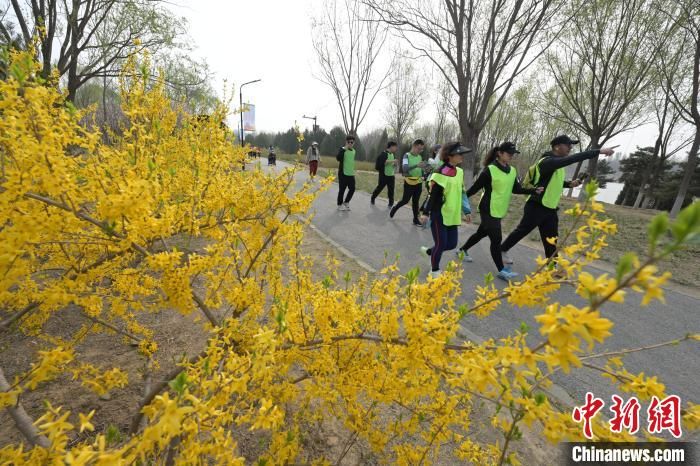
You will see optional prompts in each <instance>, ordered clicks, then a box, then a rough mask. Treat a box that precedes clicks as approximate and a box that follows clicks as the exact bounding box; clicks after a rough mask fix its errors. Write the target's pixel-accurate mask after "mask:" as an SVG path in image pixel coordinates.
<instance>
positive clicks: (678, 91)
mask: <svg viewBox="0 0 700 466" xmlns="http://www.w3.org/2000/svg"><path fill="white" fill-rule="evenodd" d="M674 6H675V8H674V9H673V10H671V11H670V12H669V13H670V14H669V16H670V17H671V18H673V19H674V20H675V21H676V24H677V25H678V26H679V27H680V32H681V33H680V34H677V35H675V37H674V41H673V43H672V44H673V45H672V46H671V47H669V48H668V50H670V51H671V53H668V52H667V53H665V54H663V55H662V57H661V59H662V66H661V68H662V70H663V71H664V73H666V74H665V76H667V77H669V78H673V75H672V74H671V73H672V70H670V69H667V68H665V67H664V65H665V64H667V63H669V62H670V63H674V62H676V61H678V62H679V63H680V64H681V66H680V68H679V69H678V73H679V74H678V75H679V76H680V77H681V80H680V82H679V83H677V84H676V85H675V86H669V88H668V90H669V92H670V94H671V97H672V99H673V102H674V105H675V106H676V108H677V109H678V110H679V111H680V114H681V117H682V118H683V119H684V120H685V121H687V122H688V123H690V124H691V125H693V126H694V129H695V131H694V133H695V134H694V136H693V143H692V145H691V146H690V150H689V151H688V162H687V164H686V167H685V172H684V173H683V178H682V179H681V184H680V186H679V188H678V195H677V196H676V200H675V201H674V203H673V207H672V208H671V217H675V216H676V215H678V212H680V210H681V208H682V207H683V203H684V202H685V197H686V194H687V192H688V187H689V186H690V180H691V179H692V177H693V173H694V172H695V167H696V165H697V164H698V151H700V3H698V2H697V0H680V1H678V2H677V3H676V4H674ZM669 68H672V67H669Z"/></svg>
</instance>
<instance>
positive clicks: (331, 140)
mask: <svg viewBox="0 0 700 466" xmlns="http://www.w3.org/2000/svg"><path fill="white" fill-rule="evenodd" d="M320 144H321V146H320V149H321V154H323V155H330V156H333V157H335V154H337V153H338V149H340V148H341V147H342V146H343V145H345V130H343V128H341V127H340V126H334V127H333V129H331V131H330V133H328V134H327V135H326V136H325V137H324V138H323V140H322V141H321V142H320Z"/></svg>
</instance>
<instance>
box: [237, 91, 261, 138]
mask: <svg viewBox="0 0 700 466" xmlns="http://www.w3.org/2000/svg"><path fill="white" fill-rule="evenodd" d="M259 81H262V79H256V80H254V81H248V82H247V83H243V84H241V86H240V87H239V88H238V92H239V97H240V99H241V100H240V102H241V133H240V134H241V147H242V146H243V140H244V139H245V130H244V129H243V86H245V85H247V84H253V83H257V82H259Z"/></svg>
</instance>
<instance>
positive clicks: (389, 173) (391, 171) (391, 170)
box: [384, 152, 395, 176]
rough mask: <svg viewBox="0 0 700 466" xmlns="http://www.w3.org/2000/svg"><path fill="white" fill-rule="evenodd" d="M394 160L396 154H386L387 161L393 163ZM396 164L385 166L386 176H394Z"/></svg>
mask: <svg viewBox="0 0 700 466" xmlns="http://www.w3.org/2000/svg"><path fill="white" fill-rule="evenodd" d="M393 160H394V154H392V153H391V152H387V154H386V161H387V162H391V161H393ZM394 170H395V167H394V164H393V163H388V164H386V165H384V176H394Z"/></svg>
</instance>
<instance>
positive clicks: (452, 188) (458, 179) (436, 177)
mask: <svg viewBox="0 0 700 466" xmlns="http://www.w3.org/2000/svg"><path fill="white" fill-rule="evenodd" d="M463 176H464V172H463V171H462V169H461V168H459V167H457V174H456V175H455V176H445V175H443V174H442V173H433V174H432V175H430V181H434V182H435V183H437V184H439V185H440V186H442V189H443V190H444V194H443V196H444V202H443V204H442V209H441V212H442V223H443V224H444V225H445V226H447V227H449V226H453V225H461V223H462V191H463V189H462V187H463V180H464V178H463Z"/></svg>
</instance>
